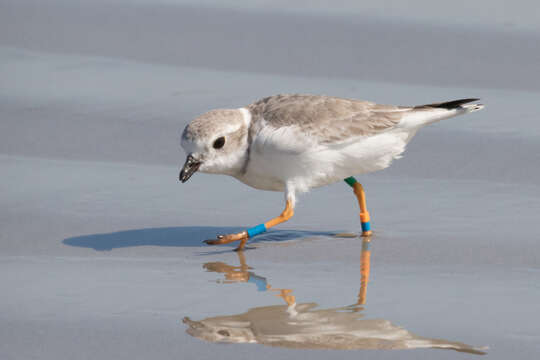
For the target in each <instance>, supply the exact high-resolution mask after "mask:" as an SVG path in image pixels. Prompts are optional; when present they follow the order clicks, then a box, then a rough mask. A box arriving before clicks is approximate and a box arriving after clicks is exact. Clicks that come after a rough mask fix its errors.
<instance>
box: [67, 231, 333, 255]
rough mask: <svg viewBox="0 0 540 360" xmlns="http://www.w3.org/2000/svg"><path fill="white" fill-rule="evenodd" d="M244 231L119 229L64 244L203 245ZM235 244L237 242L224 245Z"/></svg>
mask: <svg viewBox="0 0 540 360" xmlns="http://www.w3.org/2000/svg"><path fill="white" fill-rule="evenodd" d="M241 230H243V229H242V228H239V227H204V226H181V227H163V228H148V229H137V230H126V231H118V232H113V233H106V234H92V235H82V236H76V237H71V238H67V239H65V240H63V241H62V242H63V243H64V244H65V245H69V246H76V247H84V248H91V249H94V250H98V251H106V250H113V249H118V248H125V247H134V246H182V247H190V246H203V247H207V246H208V245H206V244H203V243H202V241H203V240H207V239H215V238H216V235H218V234H229V233H234V232H238V231H241ZM334 235H335V233H332V232H314V231H295V230H275V231H269V232H268V233H265V234H263V235H260V236H257V237H255V238H254V239H252V240H250V243H251V242H256V241H261V240H264V241H286V240H294V239H299V238H305V237H314V236H334ZM222 246H223V245H220V246H219V247H220V248H221V247H222ZM225 246H227V247H231V246H236V244H235V243H232V244H228V245H225Z"/></svg>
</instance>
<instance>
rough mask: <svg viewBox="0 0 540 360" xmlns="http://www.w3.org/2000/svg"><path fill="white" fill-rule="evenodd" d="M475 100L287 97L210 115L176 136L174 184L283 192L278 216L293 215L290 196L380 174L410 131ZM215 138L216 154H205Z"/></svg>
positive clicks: (402, 148)
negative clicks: (178, 164) (180, 150)
mask: <svg viewBox="0 0 540 360" xmlns="http://www.w3.org/2000/svg"><path fill="white" fill-rule="evenodd" d="M476 100H477V99H462V100H454V101H449V102H442V103H434V104H428V105H419V106H394V105H379V104H375V103H373V102H369V101H361V100H354V99H343V98H337V97H331V96H319V95H301V94H295V95H275V96H270V97H266V98H264V99H261V100H259V101H257V102H255V103H253V104H251V105H248V106H245V107H243V108H240V109H235V110H231V109H221V110H212V111H210V112H208V113H206V114H203V115H201V116H200V117H198V118H197V119H195V120H194V121H193V122H192V123H190V124H189V125H188V126H187V127H186V129H185V130H184V133H183V136H182V146H183V147H184V149H185V150H186V153H188V155H189V156H190V157H191V158H190V157H188V161H187V162H186V165H185V166H184V169H183V170H182V173H181V174H180V179H181V180H182V181H183V182H184V181H187V179H189V177H190V176H191V175H192V174H193V172H194V171H195V170H193V169H194V167H195V166H196V169H199V170H200V171H201V172H208V173H218V174H226V175H230V176H233V177H235V178H236V179H238V180H240V181H241V182H243V183H245V184H247V185H249V186H251V187H254V188H256V189H261V190H271V191H283V192H285V197H286V200H287V208H286V209H289V208H290V209H293V208H294V204H295V201H296V194H297V193H301V192H305V191H308V190H309V189H311V188H314V187H318V186H324V185H327V184H331V183H334V182H337V181H341V180H343V179H345V178H348V177H351V176H353V175H360V174H365V173H370V172H374V171H378V170H382V169H385V168H387V167H388V166H390V164H391V163H392V161H393V160H394V159H397V158H399V157H400V156H401V154H402V153H403V152H404V151H405V147H406V146H407V144H408V142H409V141H410V140H411V139H412V137H413V136H414V135H415V134H416V132H417V131H418V129H420V128H421V127H423V126H425V125H427V124H430V123H433V122H436V121H439V120H442V119H446V118H450V117H454V116H457V115H461V114H466V113H469V112H473V111H476V110H480V109H482V108H483V105H480V104H468V103H470V102H473V101H476ZM219 137H224V139H225V143H224V146H223V147H222V148H220V149H213V148H212V144H213V142H214V141H215V140H216V139H218V138H219ZM190 159H191V160H190ZM188 163H189V166H188ZM186 167H187V168H186ZM190 169H191V170H190ZM188 170H189V171H188ZM288 214H289V213H288ZM291 214H292V213H291ZM282 215H283V214H282ZM287 216H288V217H286V218H283V219H284V220H283V219H282V220H279V221H278V220H276V221H278V223H279V222H283V221H286V220H287V219H288V218H289V217H290V216H292V215H287ZM272 224H273V223H272ZM272 226H273V225H272ZM235 235H239V234H235Z"/></svg>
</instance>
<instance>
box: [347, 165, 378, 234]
mask: <svg viewBox="0 0 540 360" xmlns="http://www.w3.org/2000/svg"><path fill="white" fill-rule="evenodd" d="M345 182H346V183H347V184H348V185H349V186H351V187H352V188H353V191H354V194H355V195H356V198H357V199H358V205H359V206H360V223H361V224H362V236H370V235H371V234H372V231H371V223H370V217H369V212H368V210H367V205H366V194H365V192H364V188H363V186H362V184H360V183H359V182H358V181H356V179H355V178H354V177H352V176H351V177H348V178H346V179H345Z"/></svg>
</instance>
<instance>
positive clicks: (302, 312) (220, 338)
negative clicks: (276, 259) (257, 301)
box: [184, 237, 485, 354]
mask: <svg viewBox="0 0 540 360" xmlns="http://www.w3.org/2000/svg"><path fill="white" fill-rule="evenodd" d="M370 243H371V239H370V238H369V237H367V238H363V242H362V252H361V256H360V291H359V293H358V298H357V299H356V301H355V302H354V304H353V305H349V306H344V307H338V308H330V309H316V307H317V304H316V303H302V304H297V302H296V298H295V296H294V295H293V294H292V289H281V288H274V287H273V286H271V285H270V284H269V283H268V281H267V280H266V279H265V278H264V277H262V276H259V275H256V274H255V273H254V272H252V271H251V270H252V268H251V267H249V266H248V265H247V263H246V258H245V254H244V253H243V252H238V253H237V254H238V260H239V266H231V265H228V264H225V263H223V262H210V263H206V264H204V265H203V267H204V268H205V269H206V270H207V271H212V272H218V273H222V274H223V275H224V279H222V280H219V281H220V282H222V283H237V282H246V283H254V284H255V285H256V287H257V289H258V290H259V291H268V292H271V293H273V294H275V295H277V296H278V297H280V298H282V299H283V300H284V301H285V303H286V305H275V306H264V307H256V308H252V309H250V310H248V311H247V312H245V313H243V314H237V315H228V316H216V317H210V318H206V319H203V320H200V321H193V320H191V319H190V318H188V317H186V318H184V323H186V324H187V325H188V329H187V330H186V331H187V333H188V334H190V335H192V336H194V337H197V338H200V339H202V340H206V341H212V342H224V343H259V344H263V345H270V346H280V347H287V348H304V349H344V350H346V349H413V348H439V349H452V350H456V351H460V352H467V353H471V354H485V352H483V351H481V350H479V349H477V348H474V347H472V346H470V345H467V344H463V343H460V342H453V341H447V340H442V339H430V338H425V337H421V336H417V335H414V334H412V333H410V332H409V331H407V330H405V329H404V328H402V327H399V326H396V325H394V324H392V323H391V322H390V321H388V320H385V319H363V316H364V315H363V313H362V310H364V309H363V305H365V303H366V295H367V287H368V282H369V273H370V261H371V251H370Z"/></svg>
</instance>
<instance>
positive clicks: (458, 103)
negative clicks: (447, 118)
mask: <svg viewBox="0 0 540 360" xmlns="http://www.w3.org/2000/svg"><path fill="white" fill-rule="evenodd" d="M478 100H480V99H475V98H469V99H459V100H452V101H446V102H441V103H434V104H426V105H419V106H415V107H414V108H413V109H414V110H427V109H430V108H431V109H446V110H462V111H464V112H465V113H469V112H473V111H478V110H482V109H483V108H484V105H482V104H469V103H471V102H473V101H478ZM464 104H467V105H464Z"/></svg>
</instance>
